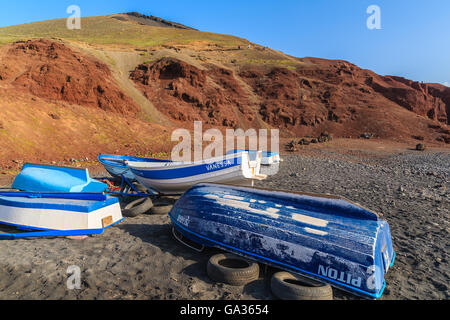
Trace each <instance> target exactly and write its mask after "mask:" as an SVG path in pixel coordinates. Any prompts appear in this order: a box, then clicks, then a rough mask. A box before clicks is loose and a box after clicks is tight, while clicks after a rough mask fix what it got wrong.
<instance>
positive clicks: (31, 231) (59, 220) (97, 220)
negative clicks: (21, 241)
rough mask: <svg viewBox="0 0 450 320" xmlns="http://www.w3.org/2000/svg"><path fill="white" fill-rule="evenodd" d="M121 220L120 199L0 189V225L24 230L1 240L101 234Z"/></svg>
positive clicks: (5, 236)
mask: <svg viewBox="0 0 450 320" xmlns="http://www.w3.org/2000/svg"><path fill="white" fill-rule="evenodd" d="M122 220H123V216H122V211H121V209H120V205H119V200H118V199H117V198H114V197H110V196H107V195H104V194H101V193H32V192H0V224H4V225H7V226H13V227H16V228H18V229H20V230H24V231H27V232H22V233H15V234H0V240H1V239H3V240H5V239H7V240H9V239H17V238H25V237H44V236H74V235H91V234H100V233H102V232H103V231H104V230H105V229H107V228H109V227H111V226H113V225H115V224H117V223H119V222H120V221H122Z"/></svg>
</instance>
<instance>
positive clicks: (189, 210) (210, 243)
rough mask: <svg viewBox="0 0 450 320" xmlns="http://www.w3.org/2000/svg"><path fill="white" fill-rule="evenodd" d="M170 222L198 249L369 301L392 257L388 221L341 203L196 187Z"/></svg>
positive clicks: (221, 187)
mask: <svg viewBox="0 0 450 320" xmlns="http://www.w3.org/2000/svg"><path fill="white" fill-rule="evenodd" d="M169 216H170V218H171V220H172V222H173V225H174V228H175V230H176V231H177V232H179V233H181V235H183V236H184V237H186V238H187V239H189V240H190V241H193V242H195V243H197V244H199V245H200V246H206V247H217V248H221V249H223V250H226V251H229V252H232V253H235V254H239V255H242V256H244V257H246V258H251V259H254V260H256V261H259V262H262V263H266V264H269V265H272V266H275V267H278V268H281V269H284V270H287V271H290V272H293V273H298V274H301V275H304V276H307V277H310V278H312V279H315V280H318V281H322V282H325V283H329V284H330V285H332V286H335V287H337V288H339V289H342V290H345V291H348V292H350V293H353V294H356V295H359V296H362V297H365V298H370V299H378V298H380V297H381V295H382V294H383V291H384V288H385V280H384V274H385V273H386V272H387V271H388V270H389V269H390V267H391V266H392V264H393V262H394V258H395V253H394V250H393V246H392V239H391V233H390V228H389V225H388V223H387V222H386V221H384V220H382V219H381V218H380V217H379V215H377V214H376V213H374V212H372V211H370V210H367V209H365V208H363V207H361V206H359V205H357V204H354V203H352V202H350V201H348V200H346V199H344V198H340V197H334V196H327V195H314V194H301V193H289V192H283V191H274V190H265V189H257V188H244V187H235V186H225V185H217V184H199V185H196V186H194V187H192V188H191V189H190V190H189V191H187V192H186V193H185V194H184V195H183V196H182V197H181V198H180V200H179V201H178V202H177V203H176V204H175V206H174V208H173V209H172V211H171V212H170V213H169Z"/></svg>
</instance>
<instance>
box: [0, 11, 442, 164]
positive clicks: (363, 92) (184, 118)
mask: <svg viewBox="0 0 450 320" xmlns="http://www.w3.org/2000/svg"><path fill="white" fill-rule="evenodd" d="M82 26H83V27H82V29H81V30H74V31H71V30H68V29H67V28H66V21H65V20H64V19H61V20H52V21H44V22H39V23H32V24H26V25H21V26H11V27H6V28H0V101H1V102H2V104H1V106H0V163H5V162H6V163H10V162H11V160H12V159H24V160H26V161H52V160H59V159H67V158H69V159H70V158H72V157H74V156H76V155H87V154H88V155H89V158H90V159H92V158H93V157H95V155H96V154H98V153H118V152H120V153H129V154H137V153H140V154H141V155H148V154H150V153H152V152H155V153H158V152H161V151H164V152H169V151H170V149H171V145H172V143H171V141H170V133H171V131H172V130H173V128H177V127H185V128H192V126H193V121H195V120H201V121H203V122H204V124H205V127H211V126H214V127H218V128H219V129H225V128H242V129H248V128H255V129H258V128H265V129H269V128H278V129H280V130H281V135H282V137H285V138H292V137H302V136H318V135H320V134H321V133H322V132H324V131H327V132H329V133H331V134H333V135H334V136H335V137H345V138H348V137H351V138H358V137H360V136H361V135H363V134H365V133H370V134H371V135H370V136H372V135H373V136H374V137H376V138H380V139H385V140H390V141H399V142H407V143H410V144H412V143H417V141H425V142H426V143H428V144H433V145H437V146H447V145H448V144H449V143H450V127H449V124H450V88H448V87H445V86H443V85H439V84H427V83H421V82H415V81H411V80H407V79H404V78H401V77H397V76H381V75H378V74H376V73H374V72H372V71H370V70H364V69H361V68H359V67H357V66H356V65H354V64H351V63H349V62H346V61H340V60H325V59H319V58H302V59H301V58H295V57H292V56H289V55H286V54H284V53H282V52H279V51H275V50H272V49H270V48H267V47H263V46H259V45H257V44H253V43H250V42H248V41H247V40H245V39H241V38H237V37H233V36H227V35H220V34H213V33H207V32H201V31H197V30H194V29H192V28H189V27H186V26H183V25H180V24H177V23H174V22H169V21H166V20H162V19H159V18H156V17H153V16H145V15H140V14H137V13H132V14H117V15H112V16H104V17H87V18H83V19H82ZM27 35H29V36H27ZM5 39H6V40H5ZM30 39H31V40H30ZM14 163H16V162H14Z"/></svg>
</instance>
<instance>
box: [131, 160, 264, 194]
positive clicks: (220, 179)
mask: <svg viewBox="0 0 450 320" xmlns="http://www.w3.org/2000/svg"><path fill="white" fill-rule="evenodd" d="M126 165H127V166H128V167H129V168H130V169H131V172H132V173H133V174H134V176H135V177H136V179H137V180H138V181H139V182H140V183H141V184H142V185H144V186H145V187H147V188H151V189H155V190H158V191H159V192H160V193H164V194H180V193H183V192H185V191H186V190H188V189H189V188H190V187H192V186H193V185H195V184H197V183H202V182H213V183H222V184H232V185H241V186H252V185H253V182H254V181H255V180H264V179H266V178H267V176H266V175H262V174H260V173H259V170H260V166H261V156H259V157H257V159H256V160H250V157H249V153H248V152H240V153H234V154H229V155H226V156H223V157H217V158H212V159H207V160H203V161H196V162H168V163H148V162H147V163H146V162H137V161H126Z"/></svg>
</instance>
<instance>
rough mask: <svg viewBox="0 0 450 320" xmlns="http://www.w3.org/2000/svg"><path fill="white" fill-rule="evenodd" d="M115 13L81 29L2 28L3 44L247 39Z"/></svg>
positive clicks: (62, 25) (52, 24)
mask: <svg viewBox="0 0 450 320" xmlns="http://www.w3.org/2000/svg"><path fill="white" fill-rule="evenodd" d="M114 16H116V17H117V16H120V15H112V16H99V17H85V18H81V30H69V29H68V28H67V27H66V21H67V20H66V19H57V20H48V21H42V22H35V23H28V24H23V25H16V26H10V27H4V28H0V44H5V43H10V42H14V41H19V40H28V39H33V38H61V39H66V40H73V41H80V42H86V43H89V44H102V45H130V46H134V47H145V46H157V45H163V44H171V43H177V44H189V43H192V42H196V41H206V42H208V43H211V44H217V45H221V46H237V45H243V44H247V43H248V41H247V40H245V39H241V38H238V37H234V36H229V35H222V34H216V33H209V32H201V31H196V30H183V29H177V28H164V27H150V26H146V25H142V24H139V23H136V22H132V21H121V20H118V19H116V18H113V17H114Z"/></svg>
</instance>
